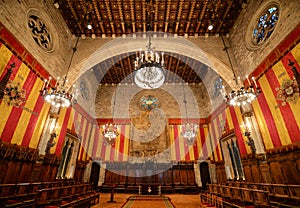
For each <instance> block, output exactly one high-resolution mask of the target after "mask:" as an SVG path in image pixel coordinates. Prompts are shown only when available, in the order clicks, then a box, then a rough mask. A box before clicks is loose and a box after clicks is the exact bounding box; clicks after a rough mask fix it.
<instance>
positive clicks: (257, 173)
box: [251, 164, 263, 183]
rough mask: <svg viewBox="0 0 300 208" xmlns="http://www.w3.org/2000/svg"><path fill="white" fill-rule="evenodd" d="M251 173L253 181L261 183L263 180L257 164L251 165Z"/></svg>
mask: <svg viewBox="0 0 300 208" xmlns="http://www.w3.org/2000/svg"><path fill="white" fill-rule="evenodd" d="M251 173H252V176H253V182H254V183H262V182H263V181H262V177H261V173H260V168H259V165H258V164H253V165H251Z"/></svg>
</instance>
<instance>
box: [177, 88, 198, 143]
mask: <svg viewBox="0 0 300 208" xmlns="http://www.w3.org/2000/svg"><path fill="white" fill-rule="evenodd" d="M183 96H184V97H183V103H184V108H185V116H186V122H184V123H183V124H182V125H181V136H182V137H183V139H184V140H185V141H186V143H187V144H188V145H190V146H191V145H193V144H194V142H195V139H196V137H197V131H198V125H197V124H194V123H190V122H189V119H188V113H187V100H186V95H185V90H184V85H183Z"/></svg>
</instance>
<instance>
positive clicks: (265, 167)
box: [259, 161, 272, 183]
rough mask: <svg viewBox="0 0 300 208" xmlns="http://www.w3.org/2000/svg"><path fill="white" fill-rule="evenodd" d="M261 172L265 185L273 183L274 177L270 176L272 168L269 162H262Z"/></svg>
mask: <svg viewBox="0 0 300 208" xmlns="http://www.w3.org/2000/svg"><path fill="white" fill-rule="evenodd" d="M259 168H260V172H261V175H262V178H263V183H272V177H271V174H270V166H269V164H268V162H267V161H262V162H261V163H260V165H259Z"/></svg>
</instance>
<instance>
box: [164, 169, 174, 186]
mask: <svg viewBox="0 0 300 208" xmlns="http://www.w3.org/2000/svg"><path fill="white" fill-rule="evenodd" d="M163 180H164V183H165V184H166V185H172V184H173V171H172V168H170V169H168V170H166V171H164V172H163Z"/></svg>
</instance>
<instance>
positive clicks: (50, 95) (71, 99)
mask: <svg viewBox="0 0 300 208" xmlns="http://www.w3.org/2000/svg"><path fill="white" fill-rule="evenodd" d="M78 40H79V37H78V38H77V40H76V44H75V47H74V48H73V53H72V56H71V60H70V63H69V66H68V69H67V73H66V75H65V76H64V78H63V79H61V78H60V77H58V78H57V81H56V84H55V85H54V86H51V80H52V78H51V77H49V79H48V80H47V79H46V80H45V81H44V85H43V87H42V89H41V91H40V93H41V95H42V96H43V97H44V100H45V101H46V102H48V103H50V104H51V105H52V106H54V107H56V108H60V107H66V108H68V107H70V106H71V105H72V104H75V103H76V102H77V96H78V89H75V85H73V87H72V89H71V91H70V92H68V89H67V86H66V84H67V82H68V78H67V75H68V72H69V69H70V66H71V63H72V60H73V57H74V54H75V52H76V48H77V44H78Z"/></svg>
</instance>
